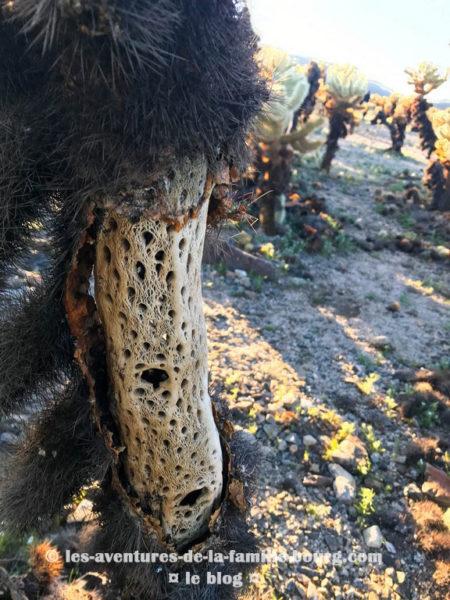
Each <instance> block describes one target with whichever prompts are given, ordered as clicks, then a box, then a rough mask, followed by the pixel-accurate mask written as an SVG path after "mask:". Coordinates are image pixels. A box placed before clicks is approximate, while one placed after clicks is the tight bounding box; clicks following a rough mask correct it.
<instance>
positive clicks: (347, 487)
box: [328, 463, 356, 504]
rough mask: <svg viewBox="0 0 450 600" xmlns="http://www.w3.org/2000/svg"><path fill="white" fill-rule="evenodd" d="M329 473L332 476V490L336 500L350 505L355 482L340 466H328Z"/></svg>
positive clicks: (353, 495) (353, 494) (354, 491)
mask: <svg viewBox="0 0 450 600" xmlns="http://www.w3.org/2000/svg"><path fill="white" fill-rule="evenodd" d="M328 468H329V470H330V473H331V474H332V475H333V476H334V481H333V489H334V493H335V494H336V498H337V499H338V500H339V501H340V502H344V503H345V504H351V503H352V502H353V500H354V499H355V496H356V481H355V479H354V477H353V475H351V474H350V473H349V472H348V471H346V470H345V469H344V468H342V467H341V466H340V465H336V464H333V463H332V464H330V465H329V466H328Z"/></svg>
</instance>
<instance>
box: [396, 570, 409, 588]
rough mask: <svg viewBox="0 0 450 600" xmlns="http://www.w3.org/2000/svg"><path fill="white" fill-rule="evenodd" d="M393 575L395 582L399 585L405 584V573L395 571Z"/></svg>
mask: <svg viewBox="0 0 450 600" xmlns="http://www.w3.org/2000/svg"><path fill="white" fill-rule="evenodd" d="M395 574H396V576H397V581H398V582H399V584H400V585H401V584H402V583H405V579H406V573H405V572H404V571H396V573H395Z"/></svg>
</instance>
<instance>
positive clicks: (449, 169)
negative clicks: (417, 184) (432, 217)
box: [423, 160, 450, 211]
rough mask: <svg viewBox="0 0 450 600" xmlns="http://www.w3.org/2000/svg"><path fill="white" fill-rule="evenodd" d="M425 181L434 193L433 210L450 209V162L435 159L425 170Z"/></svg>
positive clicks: (431, 207)
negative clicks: (445, 162)
mask: <svg viewBox="0 0 450 600" xmlns="http://www.w3.org/2000/svg"><path fill="white" fill-rule="evenodd" d="M423 182H424V184H425V185H426V187H427V188H428V189H429V190H430V191H431V193H432V197H433V199H432V202H431V206H430V209H431V210H444V211H445V210H450V163H447V164H442V163H441V162H439V161H438V160H433V161H431V162H430V164H429V165H428V166H427V168H426V170H425V176H424V178H423Z"/></svg>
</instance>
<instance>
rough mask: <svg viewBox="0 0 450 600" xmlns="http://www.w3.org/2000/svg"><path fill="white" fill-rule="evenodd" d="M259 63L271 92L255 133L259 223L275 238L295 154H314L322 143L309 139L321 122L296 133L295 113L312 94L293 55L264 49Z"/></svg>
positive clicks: (304, 126)
mask: <svg viewBox="0 0 450 600" xmlns="http://www.w3.org/2000/svg"><path fill="white" fill-rule="evenodd" d="M259 60H260V64H261V71H262V74H263V76H264V77H265V78H266V80H268V82H269V87H270V90H271V98H270V100H269V102H267V103H266V105H265V107H264V109H263V111H262V113H261V115H260V117H259V119H258V120H257V123H256V127H255V132H254V143H255V145H256V154H257V161H256V170H257V173H258V177H257V194H258V196H260V197H261V198H260V200H259V206H260V212H259V220H260V223H261V227H262V229H263V231H264V233H266V234H267V235H275V234H277V233H280V232H281V231H282V223H283V221H284V210H285V209H284V207H285V203H286V195H287V193H288V190H289V183H290V180H291V174H292V161H293V158H294V154H295V152H298V153H305V152H310V151H312V150H315V149H316V148H317V147H318V146H319V145H320V144H321V142H318V141H315V142H311V141H309V140H308V139H307V136H308V135H309V134H310V133H311V132H312V131H313V130H314V129H316V127H318V126H319V125H320V121H315V122H312V121H311V122H309V123H307V124H304V125H302V126H300V127H299V128H298V129H296V130H293V129H292V121H293V117H294V113H295V111H296V110H297V109H298V107H299V106H301V104H302V102H303V101H304V99H305V98H306V96H307V94H308V91H309V84H308V80H307V78H306V77H305V75H304V74H303V72H302V69H301V68H300V67H299V66H298V65H297V64H296V63H295V62H294V61H293V60H292V59H291V58H290V57H289V55H288V54H286V53H284V52H282V51H280V50H276V49H274V48H264V49H263V50H262V51H261V53H260V55H259Z"/></svg>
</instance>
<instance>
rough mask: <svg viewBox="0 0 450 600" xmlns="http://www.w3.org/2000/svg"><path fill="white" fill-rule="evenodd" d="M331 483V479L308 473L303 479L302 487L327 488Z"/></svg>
mask: <svg viewBox="0 0 450 600" xmlns="http://www.w3.org/2000/svg"><path fill="white" fill-rule="evenodd" d="M332 483H333V480H332V479H331V477H325V476H324V475H315V474H314V473H308V475H306V476H305V477H304V478H303V485H306V486H308V487H327V486H329V485H331V484H332Z"/></svg>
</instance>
